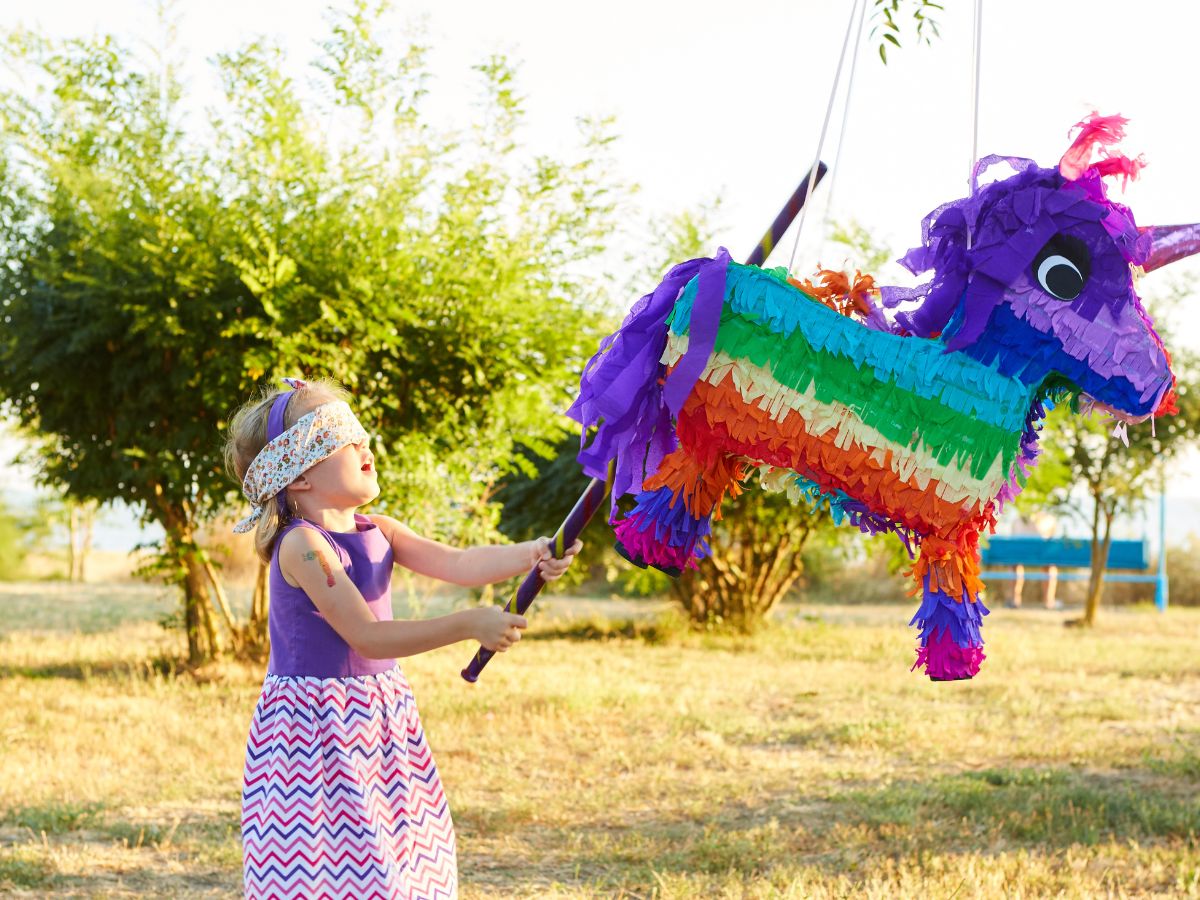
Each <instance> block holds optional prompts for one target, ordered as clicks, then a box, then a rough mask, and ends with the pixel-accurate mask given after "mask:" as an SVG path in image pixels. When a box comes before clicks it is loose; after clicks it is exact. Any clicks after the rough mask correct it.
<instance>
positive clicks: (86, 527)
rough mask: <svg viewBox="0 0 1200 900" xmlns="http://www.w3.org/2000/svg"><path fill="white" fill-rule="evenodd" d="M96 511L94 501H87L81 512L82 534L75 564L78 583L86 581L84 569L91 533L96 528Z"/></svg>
mask: <svg viewBox="0 0 1200 900" xmlns="http://www.w3.org/2000/svg"><path fill="white" fill-rule="evenodd" d="M97 509H98V505H97V504H96V503H95V502H94V501H88V505H87V506H86V507H85V508H84V509H83V510H82V513H83V516H82V519H83V521H82V525H83V534H82V535H81V536H80V540H79V559H78V563H77V568H78V573H79V580H80V581H86V580H87V572H86V571H85V568H86V566H87V558H88V554H89V553H91V552H92V533H93V530H94V528H95V526H96V510H97Z"/></svg>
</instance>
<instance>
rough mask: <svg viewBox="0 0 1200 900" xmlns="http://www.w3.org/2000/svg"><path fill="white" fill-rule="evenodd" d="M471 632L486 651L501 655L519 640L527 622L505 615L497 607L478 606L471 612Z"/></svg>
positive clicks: (518, 617) (508, 614)
mask: <svg viewBox="0 0 1200 900" xmlns="http://www.w3.org/2000/svg"><path fill="white" fill-rule="evenodd" d="M471 614H472V616H473V619H472V622H471V625H472V632H473V635H474V637H475V639H476V640H477V641H479V643H481V644H483V646H484V647H486V648H487V649H488V650H492V651H494V652H496V653H503V652H504V651H505V650H507V649H508V648H509V647H511V646H512V645H513V644H515V643H516V642H517V641H519V640H520V639H521V631H522V630H523V629H524V628H525V626H526V625H527V624H529V623H528V622H526V621H525V617H524V616H517V615H513V614H512V613H506V612H505V611H504V610H503V609H501V608H500V607H499V606H480V607H477V608H475V609H473V610H471Z"/></svg>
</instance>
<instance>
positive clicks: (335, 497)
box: [288, 442, 379, 509]
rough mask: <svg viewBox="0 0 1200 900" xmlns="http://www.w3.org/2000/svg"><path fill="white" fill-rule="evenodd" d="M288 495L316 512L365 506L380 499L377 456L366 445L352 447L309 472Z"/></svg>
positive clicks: (337, 453) (349, 446) (329, 457)
mask: <svg viewBox="0 0 1200 900" xmlns="http://www.w3.org/2000/svg"><path fill="white" fill-rule="evenodd" d="M288 491H289V492H292V491H294V492H295V493H294V494H293V496H295V497H296V499H297V501H298V502H299V503H300V504H301V505H302V506H305V507H309V508H312V509H349V508H351V507H355V508H357V507H359V506H363V505H364V504H367V503H370V502H371V501H372V500H374V499H375V498H376V497H378V496H379V475H378V473H377V472H376V471H375V456H374V455H373V454H372V453H371V450H370V448H369V447H368V446H367V444H366V443H365V442H363V443H359V444H348V445H347V446H345V447H342V448H341V449H340V450H337V451H335V452H334V453H332V454H330V455H329V456H327V457H326V458H325V459H323V460H321V461H320V462H319V463H317V464H316V465H315V466H313V467H312V468H311V469H308V470H306V471H305V472H304V474H303V475H301V476H300V477H299V478H297V479H296V480H295V481H294V482H292V484H291V486H290V487H289V488H288Z"/></svg>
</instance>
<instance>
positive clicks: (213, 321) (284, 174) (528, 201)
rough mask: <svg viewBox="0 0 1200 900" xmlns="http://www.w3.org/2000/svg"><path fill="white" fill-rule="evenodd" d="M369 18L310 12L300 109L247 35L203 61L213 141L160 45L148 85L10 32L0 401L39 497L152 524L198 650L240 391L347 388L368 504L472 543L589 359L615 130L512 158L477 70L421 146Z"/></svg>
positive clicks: (131, 72)
mask: <svg viewBox="0 0 1200 900" xmlns="http://www.w3.org/2000/svg"><path fill="white" fill-rule="evenodd" d="M384 9H385V6H384V5H378V6H377V5H374V4H370V5H369V4H368V3H367V2H365V0H357V2H354V3H353V4H352V5H351V7H350V9H349V10H348V11H346V12H341V13H334V14H332V15H331V18H330V36H329V37H328V39H327V40H326V41H325V42H324V43H323V44H322V45H321V47H320V52H319V55H318V57H317V59H316V60H315V61H314V63H313V66H312V69H311V72H312V73H314V74H313V78H314V81H315V93H314V92H305V91H303V90H302V89H301V87H300V83H301V82H299V81H298V79H297V78H296V77H295V76H293V75H292V74H290V73H289V72H288V70H287V68H286V66H285V60H284V57H283V53H282V51H281V50H280V49H278V48H277V47H274V46H272V45H271V44H269V43H268V42H266V41H265V40H259V41H254V42H252V43H250V44H248V45H246V46H244V47H241V48H240V49H237V50H234V51H231V52H229V53H224V54H221V55H219V56H218V58H217V64H216V65H217V71H218V74H219V76H220V79H221V83H222V86H223V89H224V104H223V105H222V106H220V107H219V108H218V109H216V110H215V111H213V112H212V113H211V118H210V121H209V122H208V123H207V125H208V126H210V129H209V131H208V132H204V131H203V130H201V129H193V130H192V131H187V130H185V128H184V126H183V114H182V111H181V109H180V105H179V101H180V98H181V94H182V88H181V85H180V83H179V82H178V80H177V79H176V77H175V74H174V71H175V69H174V66H173V65H171V64H170V63H169V61H168V60H169V51H170V48H165V49H163V51H162V56H161V58H160V59H159V61H158V63H159V64H158V65H154V66H147V65H144V64H143V63H142V62H141V61H139V60H138V59H137V58H136V57H135V56H134V55H132V54H131V53H129V52H128V51H127V50H125V49H124V48H122V47H120V46H119V45H118V44H117V42H116V41H115V40H114V39H113V38H111V37H102V38H96V39H89V40H70V41H65V42H62V43H60V44H52V43H51V42H49V41H48V40H46V39H44V38H42V37H39V36H37V35H32V34H28V33H23V32H22V33H14V34H12V35H10V36H9V38H8V40H7V43H6V51H7V54H8V57H9V60H10V63H11V64H12V65H13V66H14V67H16V68H17V69H18V70H19V71H20V73H21V74H22V75H23V76H24V77H25V78H26V82H27V84H28V85H29V87H27V88H25V89H23V90H22V91H21V92H20V93H17V92H9V93H6V94H4V95H3V96H0V122H2V123H3V125H4V129H5V134H4V139H3V143H2V145H0V245H2V246H3V250H4V253H5V256H6V258H7V260H8V265H7V266H6V267H4V268H2V269H0V303H2V307H0V316H2V319H3V324H4V331H3V332H2V333H0V398H3V399H4V400H5V401H6V403H7V406H8V408H9V409H10V410H11V412H12V413H13V414H14V415H15V417H16V418H17V419H19V420H20V422H21V423H22V424H23V425H25V426H26V427H29V428H33V429H37V430H38V432H39V433H40V435H41V443H40V445H39V447H38V450H37V454H36V455H37V462H38V465H39V466H40V469H41V478H42V480H43V481H45V482H46V483H48V484H53V485H57V486H60V487H61V488H63V489H64V490H66V491H67V492H68V493H69V494H70V495H71V496H73V497H75V498H78V499H94V500H97V501H101V502H103V501H106V500H110V499H114V498H117V497H120V498H122V499H124V500H126V501H127V502H129V503H131V504H133V505H134V506H135V507H140V508H141V509H142V510H143V514H144V516H145V517H146V518H147V519H150V520H154V521H157V522H158V523H160V524H161V525H162V526H163V528H164V531H165V532H166V535H167V537H166V542H165V546H164V547H163V548H162V551H163V552H162V554H161V555H160V557H159V568H160V569H161V570H162V571H163V572H164V573H165V574H167V575H169V576H170V577H171V579H172V580H174V581H176V582H177V583H180V584H181V585H182V586H183V588H184V597H185V600H184V605H185V611H186V614H187V615H186V617H185V619H186V627H187V629H188V634H189V639H190V642H191V648H192V656H193V661H197V662H198V661H201V660H203V659H204V658H207V657H209V656H212V655H214V654H216V653H218V652H220V651H221V649H222V647H223V646H224V641H223V639H222V637H221V631H220V629H219V627H218V619H217V613H220V615H221V617H222V619H223V620H224V622H225V625H226V628H227V630H228V631H229V632H230V633H231V635H233V636H234V638H235V639H237V637H238V635H239V633H240V631H241V626H239V625H238V624H237V623H235V622H234V620H233V618H232V616H231V615H230V614H229V612H228V608H227V604H226V603H225V602H224V598H223V593H222V590H221V587H220V583H219V581H218V577H217V575H216V572H215V569H214V567H213V565H212V561H211V559H210V558H209V557H208V555H207V553H205V551H204V550H203V548H202V547H201V546H200V544H199V543H198V541H197V536H196V535H197V529H198V527H199V526H200V524H201V523H202V522H204V521H206V520H208V519H209V518H211V517H212V516H213V515H214V514H215V513H217V512H218V511H219V510H220V509H222V508H223V507H227V506H228V505H229V504H230V503H231V502H232V503H240V498H239V493H238V491H237V490H236V487H235V486H234V485H232V484H231V483H230V482H229V480H228V479H227V477H226V475H225V473H224V472H223V470H222V464H221V457H220V445H221V437H222V435H221V430H222V428H223V427H224V425H225V419H226V416H227V415H228V413H230V412H231V411H232V410H233V409H234V408H235V407H236V406H238V405H240V404H241V403H242V402H244V401H245V400H246V399H247V398H249V397H250V396H251V394H252V393H253V391H254V390H255V389H256V388H258V387H260V386H264V385H269V386H277V385H278V378H279V377H280V376H283V375H289V374H291V375H295V374H299V375H301V376H330V377H333V378H335V379H338V380H339V381H341V382H343V383H345V384H346V385H347V386H348V387H349V388H350V390H351V392H352V393H353V394H354V395H355V405H356V409H357V412H358V414H359V417H360V418H361V419H362V421H363V423H364V424H365V425H366V427H367V429H368V431H370V432H371V433H372V434H373V435H374V436H375V441H374V444H373V448H374V449H375V452H376V458H377V461H378V465H379V470H380V477H381V480H382V482H383V484H384V486H385V495H384V497H385V499H384V500H383V501H382V502H381V503H380V507H381V508H383V509H386V510H387V511H390V512H392V513H394V514H396V515H398V516H400V517H402V518H404V519H405V520H406V521H408V522H410V523H411V524H412V525H413V526H414V527H415V528H417V529H418V530H420V531H423V532H425V533H427V534H431V535H433V536H437V537H441V538H448V539H451V540H459V541H465V540H478V539H489V538H492V537H494V536H495V534H496V532H495V520H496V516H497V511H496V507H495V506H494V504H493V503H492V495H493V493H494V490H495V485H496V483H497V481H498V479H499V478H500V477H501V476H502V475H504V474H505V473H507V472H510V471H512V470H513V469H514V468H515V467H517V466H519V465H521V463H520V461H519V459H518V457H517V455H516V454H515V453H514V452H513V449H514V447H515V446H516V445H517V443H518V442H519V443H520V444H522V445H524V446H526V447H530V448H533V449H534V450H535V451H538V452H542V453H547V452H549V448H550V446H551V443H550V442H552V441H554V440H555V439H557V437H559V436H560V435H561V434H562V431H563V426H562V424H561V423H560V421H559V420H558V419H557V418H556V417H555V416H553V415H552V412H553V411H555V410H557V409H560V408H561V407H562V406H563V405H564V403H565V401H566V400H567V398H568V397H569V389H570V384H571V382H572V381H573V378H574V374H575V373H577V372H578V370H579V368H580V367H581V365H582V362H583V360H584V358H585V354H586V353H587V352H588V351H589V350H590V348H591V347H592V346H593V344H594V339H595V336H596V328H597V320H596V317H595V316H594V315H593V314H591V313H589V312H588V309H589V301H590V300H591V299H592V294H593V293H594V291H596V290H597V289H598V288H597V287H596V285H595V283H593V282H591V281H589V280H588V279H586V278H585V277H584V276H583V275H582V274H581V263H583V262H584V261H586V260H587V259H589V258H590V257H592V256H594V255H595V254H597V253H599V252H600V251H601V250H602V249H603V248H604V243H605V238H606V235H607V234H608V233H609V232H610V231H611V230H612V228H613V221H612V215H611V214H612V210H613V209H614V206H615V203H616V197H617V196H618V195H619V193H620V190H621V189H620V187H619V186H618V185H616V183H615V181H614V180H613V179H612V178H611V177H610V175H609V173H608V171H607V168H606V167H607V165H608V156H607V148H608V147H609V145H610V143H611V141H612V137H611V134H610V130H609V129H610V124H609V123H607V122H603V121H601V122H583V123H581V129H582V130H581V138H582V147H581V148H580V150H579V151H578V155H577V156H576V157H574V158H570V159H558V158H553V157H549V156H532V157H531V156H529V155H528V154H526V153H523V152H521V151H520V150H519V149H518V147H519V143H518V132H519V127H520V123H521V116H522V99H521V97H520V95H519V93H518V91H517V83H516V72H515V70H514V69H513V67H512V66H511V65H510V64H509V63H508V62H507V61H506V60H504V59H503V58H501V57H493V58H490V59H488V60H486V61H484V62H483V63H481V64H480V65H479V66H477V67H476V70H477V72H478V74H479V78H480V83H481V92H482V99H481V101H480V106H479V108H480V115H479V118H478V119H477V121H476V122H475V123H474V124H473V125H472V128H471V130H470V131H469V132H468V133H465V134H454V133H440V132H438V131H436V130H435V129H434V128H433V127H432V126H431V125H430V124H429V123H428V122H427V121H426V119H425V117H424V114H423V111H422V106H421V101H422V99H423V97H424V96H425V94H426V93H427V89H426V82H427V73H426V70H425V68H424V55H425V48H424V47H422V46H420V45H419V44H417V43H408V44H407V45H405V44H404V43H403V42H401V41H398V40H394V39H393V38H392V37H391V36H389V35H388V34H387V33H386V31H385V27H384V26H385V21H384V19H383V17H382V16H383V11H384ZM395 47H399V48H400V49H399V51H396V50H395V49H393V48H395ZM214 598H215V603H216V607H215V609H214V606H213V602H214ZM262 624H263V623H262V622H261V621H260V622H259V623H258V625H259V627H260V628H261V626H262Z"/></svg>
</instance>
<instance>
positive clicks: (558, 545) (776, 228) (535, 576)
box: [461, 161, 829, 684]
mask: <svg viewBox="0 0 1200 900" xmlns="http://www.w3.org/2000/svg"><path fill="white" fill-rule="evenodd" d="M827 171H829V168H828V167H827V166H826V165H825V163H823V162H820V161H818V162H817V178H816V181H815V182H813V184H814V187H815V186H816V185H817V184H819V183H820V181H821V179H822V178H824V177H825V173H826V172H827ZM811 179H812V170H811V169H810V170H809V172H808V174H807V175H805V176H804V180H803V181H801V182H800V186H799V187H798V188H796V190H795V191H794V192H793V193H792V196H791V198H789V200H788V202H787V204H786V205H785V206H784V207H783V209H782V210H780V212H779V215H777V216H776V217H775V221H774V222H772V223H771V227H770V228H769V229H768V230H767V233H766V234H764V235H763V238H762V240H761V241H759V242H758V246H757V247H755V248H754V251H753V252H752V253H751V254H750V258H749V259H747V260H746V264H747V265H750V266H759V265H762V262H763V260H765V259H766V258H767V254H769V253H770V252H771V248H772V247H774V246H775V244H776V243H777V242H778V241H779V239H780V238H781V237H783V233H784V232H785V231H787V229H788V226H789V225H791V224H792V220H793V219H795V218H796V216H797V215H798V214H799V212H800V207H802V206H803V205H804V201H805V200H806V199H807V198H808V182H809V181H810V180H811ZM615 470H616V460H613V461H612V462H611V463H609V466H608V478H606V479H605V480H604V481H601V480H600V479H599V478H593V479H592V480H591V482H590V483H589V484H588V486H587V487H586V488H584V489H583V494H581V495H580V497H579V499H578V500H576V501H575V506H574V508H573V509H572V510H571V512H570V513H568V514H567V518H566V519H565V520H564V521H563V523H562V524H561V525H559V526H558V531H556V532H554V538H553V541H552V543H553V547H554V555H555V556H557V557H561V556H562V555H563V554H564V553H565V552H566V548H567V547H570V546H571V545H572V544H574V543H575V540H576V538H578V537H579V535H580V534H581V533H582V532H583V529H584V527H585V526H586V525H587V523H588V522H590V521H591V518H592V516H593V515H595V513H596V510H598V509H599V508H600V504H602V503H603V502H604V498H605V497H607V496H608V492H609V491H610V490H611V489H612V482H613V474H614V472H615ZM545 584H546V582H544V581H543V580H542V576H541V575H540V574H539V572H538V567H537V566H534V567H533V568H532V569H530V570H529V574H528V575H526V576H525V580H524V581H522V582H521V584H520V585H519V586H518V587H517V589H516V591H514V592H513V595H512V596H511V597H509V598H508V603H506V604H504V611H505V612H510V613H511V612H515V613H516V614H517V615H519V616H523V615H525V610H527V609H529V607H530V605H531V604H532V603H533V601H534V598H535V597H537V595H538V593H539V592H540V591H541V589H542V588H543V587H544V586H545ZM495 655H496V653H495V651H493V650H488V649H486V648H485V647H480V648H479V650H478V651H477V652H476V653H475V656H473V657H472V658H471V662H470V663H468V664H467V667H466V668H465V669H463V670H462V673H461V674H462V677H463V680H465V681H469V682H471V683H472V684H474V683H475V682H476V681H477V680H478V679H479V673H480V672H482V671H483V667H484V666H486V665H487V664H488V661H489V660H490V659H491V658H492V657H493V656H495Z"/></svg>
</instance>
